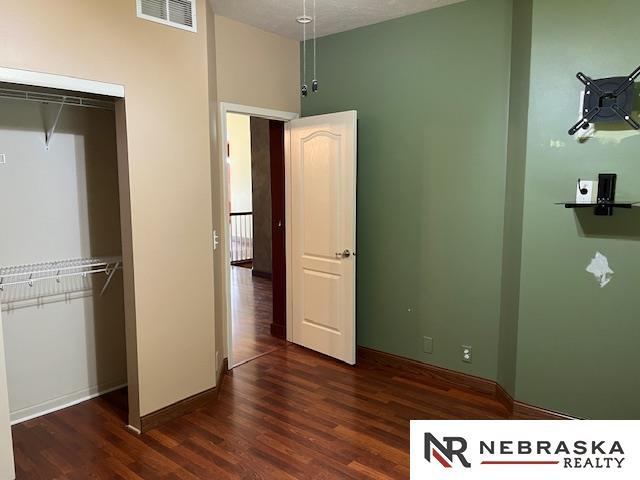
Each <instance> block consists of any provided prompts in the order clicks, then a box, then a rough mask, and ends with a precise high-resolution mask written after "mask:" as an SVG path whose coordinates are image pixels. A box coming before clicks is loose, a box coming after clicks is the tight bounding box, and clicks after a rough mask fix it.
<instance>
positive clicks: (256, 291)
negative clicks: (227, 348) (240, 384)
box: [231, 266, 287, 365]
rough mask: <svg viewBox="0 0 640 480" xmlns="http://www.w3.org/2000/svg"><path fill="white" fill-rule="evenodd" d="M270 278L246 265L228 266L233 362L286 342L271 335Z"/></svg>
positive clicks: (246, 358)
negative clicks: (245, 266) (254, 274)
mask: <svg viewBox="0 0 640 480" xmlns="http://www.w3.org/2000/svg"><path fill="white" fill-rule="evenodd" d="M271 288H272V287H271V281H270V280H268V279H266V278H261V277H255V276H253V275H252V274H251V269H250V268H243V267H236V266H232V267H231V315H232V318H233V337H232V338H233V347H232V348H233V354H232V357H231V358H232V361H233V363H234V365H237V364H239V363H242V362H246V361H247V360H250V359H252V358H255V357H256V356H258V355H263V354H265V353H267V352H271V351H273V350H276V349H278V348H282V347H283V346H285V345H286V343H287V342H285V341H284V340H280V339H279V338H276V337H273V336H272V335H271V323H272V321H273V293H272V290H271Z"/></svg>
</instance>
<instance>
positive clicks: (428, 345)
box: [422, 337, 433, 353]
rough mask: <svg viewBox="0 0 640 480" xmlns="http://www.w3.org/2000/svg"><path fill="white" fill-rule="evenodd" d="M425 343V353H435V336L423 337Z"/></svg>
mask: <svg viewBox="0 0 640 480" xmlns="http://www.w3.org/2000/svg"><path fill="white" fill-rule="evenodd" d="M422 339H423V341H424V344H423V347H422V349H423V350H424V353H433V338H431V337H422Z"/></svg>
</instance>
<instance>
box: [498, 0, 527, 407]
mask: <svg viewBox="0 0 640 480" xmlns="http://www.w3.org/2000/svg"><path fill="white" fill-rule="evenodd" d="M531 15H532V0H515V1H514V2H513V28H512V36H511V83H510V90H509V125H508V127H507V128H508V136H507V175H506V197H505V198H506V199H505V207H504V231H503V240H502V242H503V250H502V292H501V303H500V335H499V344H498V378H497V380H498V382H499V383H500V384H501V385H502V386H503V387H504V388H505V390H507V392H509V394H510V395H511V396H515V390H516V360H517V349H516V347H517V344H518V338H517V335H518V314H519V309H520V303H519V300H520V274H521V270H520V266H521V257H522V216H523V209H524V183H525V182H524V181H525V165H526V157H527V127H528V120H529V118H528V116H529V78H530V75H531V68H530V66H531Z"/></svg>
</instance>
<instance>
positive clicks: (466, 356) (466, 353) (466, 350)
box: [461, 345, 473, 363]
mask: <svg viewBox="0 0 640 480" xmlns="http://www.w3.org/2000/svg"><path fill="white" fill-rule="evenodd" d="M461 351H462V361H463V362H464V363H473V348H471V345H462V346H461Z"/></svg>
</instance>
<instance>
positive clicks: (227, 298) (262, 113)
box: [218, 102, 300, 368]
mask: <svg viewBox="0 0 640 480" xmlns="http://www.w3.org/2000/svg"><path fill="white" fill-rule="evenodd" d="M218 111H219V118H218V125H220V136H219V141H218V157H219V159H218V162H219V172H220V174H221V181H222V185H221V192H222V209H221V213H222V218H221V219H220V220H221V222H220V225H221V232H220V234H221V235H220V238H221V242H220V247H221V248H222V249H223V250H222V258H223V265H222V272H223V282H222V298H223V301H224V305H223V308H222V311H223V312H224V316H225V318H224V319H223V322H222V324H223V325H224V328H225V332H224V335H225V337H226V340H227V341H226V349H227V352H226V354H227V355H226V357H227V361H228V365H229V368H233V367H234V366H236V364H235V361H234V359H233V328H232V326H233V324H232V321H233V317H232V313H231V255H230V248H231V245H230V239H229V222H228V221H227V219H228V218H229V213H230V211H229V198H230V197H231V192H229V191H228V185H227V177H228V175H229V166H228V164H227V162H226V157H227V114H228V113H239V114H242V115H249V116H252V117H260V118H264V119H267V120H279V121H281V122H284V171H285V188H284V190H285V238H286V240H285V243H286V253H285V256H286V272H287V279H286V291H287V295H286V315H287V319H286V325H287V341H291V338H292V337H291V327H292V324H291V312H292V305H291V301H292V298H291V295H289V292H290V281H291V262H290V252H291V234H290V231H289V228H288V225H289V221H290V219H291V168H290V165H291V158H290V144H289V139H290V132H291V126H290V123H289V122H291V120H295V119H296V118H300V114H299V113H296V112H285V111H281V110H272V109H268V108H260V107H252V106H249V105H241V104H237V103H228V102H220V106H219V109H218Z"/></svg>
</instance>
